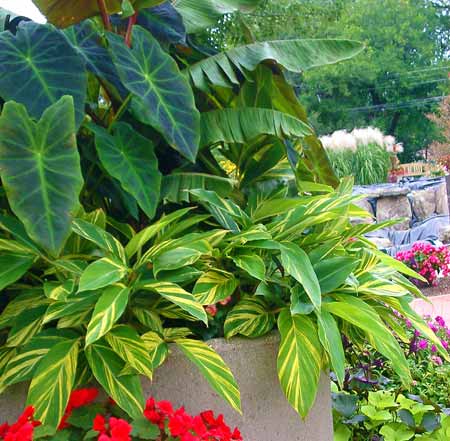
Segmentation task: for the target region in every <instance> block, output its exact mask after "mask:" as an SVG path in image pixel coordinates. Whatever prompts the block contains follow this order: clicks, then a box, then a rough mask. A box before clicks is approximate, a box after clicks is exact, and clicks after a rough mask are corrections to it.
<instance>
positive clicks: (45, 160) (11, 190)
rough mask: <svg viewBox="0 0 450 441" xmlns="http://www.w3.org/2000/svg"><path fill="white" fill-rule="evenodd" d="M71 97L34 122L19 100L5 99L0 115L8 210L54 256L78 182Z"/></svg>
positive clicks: (66, 232)
mask: <svg viewBox="0 0 450 441" xmlns="http://www.w3.org/2000/svg"><path fill="white" fill-rule="evenodd" d="M75 133H76V130H75V115H74V108H73V100H72V98H71V97H68V96H66V97H63V98H61V99H60V100H59V101H58V102H57V103H55V104H53V105H52V106H51V107H49V108H48V109H47V110H46V111H45V112H44V114H43V115H42V118H41V119H40V121H39V122H37V123H36V122H34V121H33V120H32V119H31V118H30V117H29V115H28V113H27V110H26V109H25V107H24V106H23V105H22V104H17V103H15V102H9V103H6V104H5V106H4V108H3V113H2V116H1V117H0V173H1V178H2V181H3V187H4V189H5V190H6V195H7V196H8V201H9V203H10V205H11V209H12V210H13V211H14V213H15V214H16V216H17V217H18V218H19V219H20V220H21V221H22V223H23V224H24V226H25V229H26V231H27V233H28V235H29V236H30V237H31V238H32V239H33V240H34V241H36V242H37V243H38V244H40V245H42V246H43V247H44V248H46V249H47V250H49V251H50V252H51V253H52V254H55V255H56V254H58V252H59V250H60V249H61V247H62V245H63V244H64V241H65V240H66V238H67V236H68V235H69V233H70V227H71V222H72V212H73V211H74V210H75V209H76V207H77V206H78V204H79V202H78V195H79V193H80V191H81V188H82V186H83V177H82V175H81V168H80V156H79V154H78V150H77V145H76V139H75Z"/></svg>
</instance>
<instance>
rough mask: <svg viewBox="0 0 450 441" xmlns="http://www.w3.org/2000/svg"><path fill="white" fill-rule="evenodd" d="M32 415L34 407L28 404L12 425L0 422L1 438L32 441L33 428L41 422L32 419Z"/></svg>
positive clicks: (5, 440)
mask: <svg viewBox="0 0 450 441" xmlns="http://www.w3.org/2000/svg"><path fill="white" fill-rule="evenodd" d="M33 417H34V407H33V406H28V407H27V408H26V409H25V410H24V411H23V413H22V415H20V417H19V418H18V419H17V421H16V422H15V423H14V424H13V425H11V426H9V425H8V424H2V425H1V426H0V437H1V439H3V440H4V441H32V440H33V431H34V428H35V427H36V426H39V425H40V424H41V423H40V422H39V421H34V418H33Z"/></svg>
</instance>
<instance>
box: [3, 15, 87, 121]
mask: <svg viewBox="0 0 450 441" xmlns="http://www.w3.org/2000/svg"><path fill="white" fill-rule="evenodd" d="M86 86H87V74H86V70H85V64H84V60H83V59H82V58H81V57H80V55H79V54H78V53H77V52H76V51H75V49H74V48H73V47H72V46H71V45H70V44H69V42H68V41H67V39H66V38H65V37H64V35H63V34H61V32H59V31H58V30H56V29H55V28H54V27H53V26H50V25H41V24H37V23H32V22H28V23H22V24H21V25H20V26H19V28H18V30H17V34H16V35H13V34H11V33H10V32H3V33H1V34H0V96H1V97H2V98H3V99H4V100H5V101H8V100H14V101H17V102H19V103H22V104H25V106H26V108H27V110H28V113H29V114H30V115H31V116H32V117H33V118H35V119H39V118H40V117H41V115H42V113H43V112H44V110H45V109H47V107H49V106H50V105H52V104H54V103H55V102H56V101H58V100H59V99H60V98H61V97H63V96H64V95H71V96H72V97H73V101H74V105H75V120H76V121H75V125H76V127H77V128H78V127H79V126H80V124H81V122H82V121H83V118H84V101H85V98H86Z"/></svg>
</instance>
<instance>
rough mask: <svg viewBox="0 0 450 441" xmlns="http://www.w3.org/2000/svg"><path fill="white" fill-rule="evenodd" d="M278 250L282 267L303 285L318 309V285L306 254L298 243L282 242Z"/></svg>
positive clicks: (319, 301)
mask: <svg viewBox="0 0 450 441" xmlns="http://www.w3.org/2000/svg"><path fill="white" fill-rule="evenodd" d="M280 250H281V262H282V264H283V267H284V269H285V270H286V272H287V273H288V274H290V275H291V276H292V277H293V278H294V279H295V280H297V282H299V283H300V284H301V285H302V286H303V288H304V289H305V291H306V294H308V297H309V298H310V300H311V302H312V303H313V305H314V306H315V307H316V309H319V308H320V305H321V303H322V297H321V292H320V285H319V281H318V280H317V276H316V273H315V272H314V268H313V266H312V265H311V261H310V260H309V257H308V255H307V254H306V253H305V252H304V251H303V250H302V249H301V248H300V247H299V246H298V245H296V244H294V243H289V242H283V243H282V244H281V245H280Z"/></svg>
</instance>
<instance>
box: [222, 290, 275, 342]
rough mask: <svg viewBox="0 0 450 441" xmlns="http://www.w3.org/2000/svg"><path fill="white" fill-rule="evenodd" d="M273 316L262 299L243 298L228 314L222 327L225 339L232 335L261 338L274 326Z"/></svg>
mask: <svg viewBox="0 0 450 441" xmlns="http://www.w3.org/2000/svg"><path fill="white" fill-rule="evenodd" d="M275 322H276V321H275V314H274V313H273V312H271V311H270V310H269V307H268V305H267V303H266V302H265V301H264V299H262V298H258V297H245V298H244V299H242V300H241V301H240V302H239V303H238V304H237V305H235V306H234V307H233V309H232V310H231V311H230V312H229V313H228V315H227V318H226V320H225V325H224V333H225V338H231V337H233V335H237V334H240V335H244V336H245V337H251V338H256V337H261V336H262V335H265V334H267V333H268V332H270V331H271V330H272V329H273V327H274V325H275Z"/></svg>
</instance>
